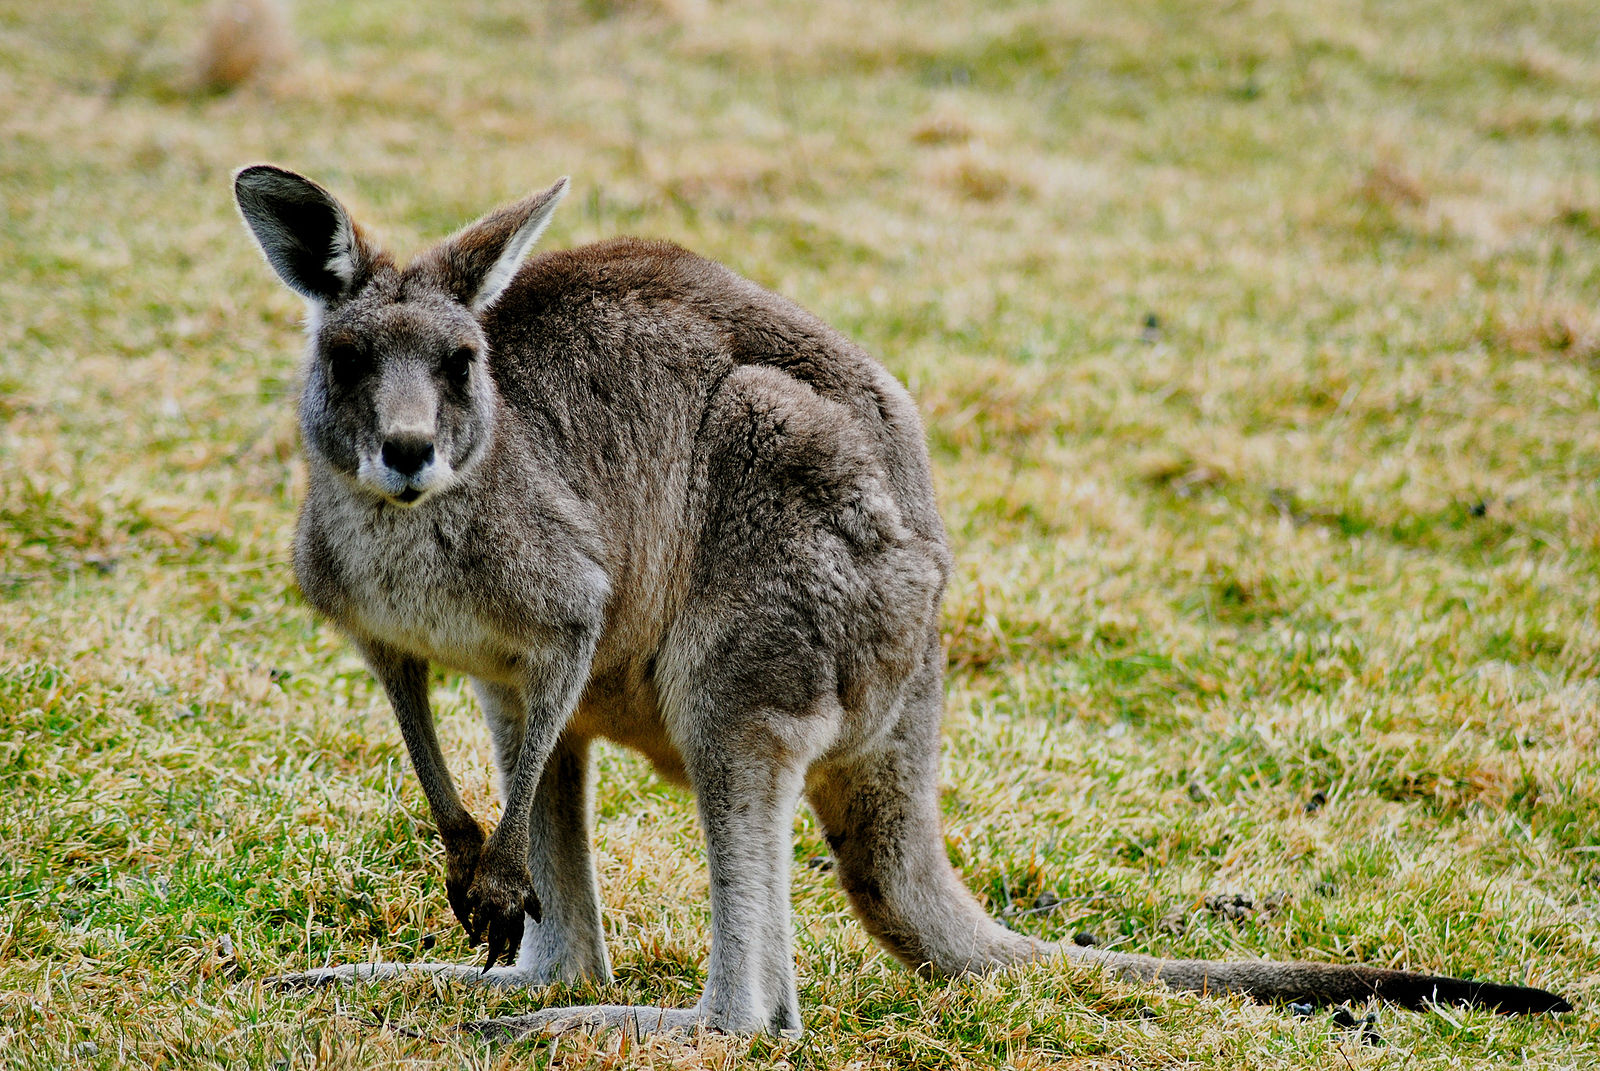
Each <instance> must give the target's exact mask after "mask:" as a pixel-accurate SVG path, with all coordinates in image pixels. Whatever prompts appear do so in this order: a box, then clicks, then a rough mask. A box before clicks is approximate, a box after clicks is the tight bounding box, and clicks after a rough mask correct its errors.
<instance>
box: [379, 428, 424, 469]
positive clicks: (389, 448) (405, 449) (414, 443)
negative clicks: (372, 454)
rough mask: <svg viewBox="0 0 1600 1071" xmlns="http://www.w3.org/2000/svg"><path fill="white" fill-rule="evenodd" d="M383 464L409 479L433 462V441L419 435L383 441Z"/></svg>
mask: <svg viewBox="0 0 1600 1071" xmlns="http://www.w3.org/2000/svg"><path fill="white" fill-rule="evenodd" d="M381 456H382V457H383V463H384V464H385V465H387V466H389V467H390V468H391V469H393V470H394V471H395V472H398V473H399V474H400V475H402V476H405V477H407V478H410V477H412V476H415V475H416V474H417V473H419V472H421V471H422V467H423V466H424V465H426V464H427V463H428V462H430V461H432V460H433V439H431V438H428V437H425V436H421V435H396V436H394V437H392V438H389V439H386V440H384V443H383V451H382V454H381Z"/></svg>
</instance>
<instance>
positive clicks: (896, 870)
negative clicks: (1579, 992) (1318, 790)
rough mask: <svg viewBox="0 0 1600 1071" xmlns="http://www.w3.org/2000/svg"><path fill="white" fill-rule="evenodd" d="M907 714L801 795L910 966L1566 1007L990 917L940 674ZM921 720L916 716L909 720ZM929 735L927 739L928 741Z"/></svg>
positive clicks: (1478, 986) (1324, 997)
mask: <svg viewBox="0 0 1600 1071" xmlns="http://www.w3.org/2000/svg"><path fill="white" fill-rule="evenodd" d="M929 676H930V680H929V681H927V682H923V683H925V684H926V688H925V691H926V693H927V694H926V695H922V696H920V697H917V698H920V699H921V701H920V702H917V701H914V702H911V703H909V704H907V708H906V710H905V714H904V718H905V719H906V720H905V721H903V722H902V724H901V725H900V726H899V727H898V730H897V731H896V732H894V733H892V734H890V738H889V739H888V740H887V741H884V742H882V743H880V744H879V745H878V746H877V747H876V748H874V749H873V750H872V751H871V753H869V754H866V755H860V754H858V755H855V756H851V757H849V758H846V759H842V760H838V761H836V762H835V763H832V764H830V765H828V766H827V767H825V768H823V769H814V770H813V772H812V775H811V776H810V777H809V778H808V783H807V793H808V796H809V798H810V800H811V805H812V808H813V809H814V810H815V811H816V813H817V816H818V818H819V819H820V820H821V822H822V826H823V830H824V832H825V833H826V834H827V838H828V845H829V847H830V848H831V849H832V850H833V855H834V859H835V862H836V864H837V870H838V875H839V881H840V884H841V885H843V887H844V891H845V893H846V894H847V895H848V896H849V897H850V901H851V904H852V906H854V908H855V910H856V913H857V914H858V915H859V916H860V917H861V921H862V922H863V923H864V924H865V925H866V927H867V929H868V931H870V932H871V933H872V935H873V936H874V937H876V938H877V939H878V941H880V942H881V943H882V944H883V945H884V946H885V947H886V948H887V949H888V950H889V952H891V953H892V954H893V955H894V956H895V957H896V958H897V959H899V960H900V961H901V962H902V963H905V964H906V965H907V966H909V967H911V968H912V969H914V970H919V971H922V972H924V973H928V974H934V975H943V976H953V975H962V974H977V973H983V972H985V971H989V970H993V969H995V968H998V967H1004V966H1007V965H1009V964H1013V963H1023V962H1028V961H1031V960H1037V959H1042V958H1045V957H1048V956H1053V955H1062V956H1065V957H1067V958H1069V959H1072V960H1075V961H1078V962H1084V963H1097V964H1100V965H1102V966H1104V967H1105V968H1106V969H1108V970H1110V971H1111V972H1112V973H1114V974H1116V975H1118V976H1121V977H1124V978H1134V979H1140V980H1143V981H1160V982H1164V983H1165V984H1167V985H1169V986H1172V987H1174V988H1177V989H1189V990H1197V991H1199V992H1224V993H1243V994H1248V995H1249V996H1251V997H1254V998H1256V999H1257V1000H1262V1001H1288V1002H1299V1003H1311V1004H1337V1003H1342V1002H1344V1001H1353V1000H1364V999H1367V998H1370V997H1378V998H1381V999H1383V1000H1387V1001H1391V1002H1393V1003H1395V1004H1399V1005H1401V1006H1403V1007H1407V1008H1423V1007H1426V1006H1427V1005H1428V1004H1429V1003H1430V1002H1437V1003H1442V1004H1470V1005H1476V1006H1481V1007H1487V1008H1496V1009H1498V1010H1499V1011H1501V1012H1505V1013H1508V1014H1531V1013H1537V1012H1565V1011H1571V1010H1572V1005H1571V1004H1569V1003H1568V1002H1567V1001H1566V1000H1564V999H1562V998H1561V997H1559V996H1557V995H1555V994H1554V993H1547V992H1545V991H1544V990H1542V989H1532V988H1528V987H1525V986H1515V985H1500V984H1497V983H1493V982H1476V981H1467V980H1465V979H1460V978H1445V977H1439V976H1435V975H1428V974H1412V973H1409V972H1407V971H1396V970H1385V969H1380V968H1376V967H1367V966H1363V965H1358V964H1349V965H1339V964H1326V963H1275V962H1271V961H1267V960H1238V961H1227V960H1225V961H1213V960H1184V959H1176V960H1169V959H1158V958H1155V957H1152V956H1140V955H1129V954H1125V953H1120V952H1109V951H1104V950H1101V949H1094V948H1079V947H1077V946H1076V945H1053V944H1050V943H1048V942H1045V941H1040V940H1038V939H1036V938H1032V937H1028V936H1025V935H1023V934H1019V933H1015V932H1013V931H1011V930H1008V929H1006V928H1005V927H1004V926H1001V925H1000V924H999V923H997V922H995V921H994V920H993V919H991V918H990V917H989V916H988V915H987V914H986V913H985V912H984V911H983V909H982V908H981V907H979V906H978V903H977V901H975V900H974V899H973V898H972V894H971V893H969V892H968V891H967V889H966V887H965V886H964V885H963V884H962V883H961V879H960V878H959V876H957V874H956V872H955V870H954V868H953V867H951V865H950V860H949V857H948V856H947V855H946V853H945V847H944V835H943V831H942V829H941V826H940V821H939V806H938V795H937V792H938V787H937V786H938V755H937V743H936V742H937V740H938V719H939V715H940V706H941V703H942V697H941V695H940V692H939V686H938V678H937V675H936V674H930V675H929ZM919 719H921V720H923V721H925V722H926V724H922V725H918V724H915V721H917V720H919ZM930 742H933V743H931V744H930Z"/></svg>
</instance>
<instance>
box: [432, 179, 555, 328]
mask: <svg viewBox="0 0 1600 1071" xmlns="http://www.w3.org/2000/svg"><path fill="white" fill-rule="evenodd" d="M566 192H567V180H566V179H564V178H563V179H562V180H561V181H559V182H557V183H556V184H555V185H554V186H551V187H550V188H549V189H548V190H545V191H544V192H543V193H536V194H533V195H532V196H531V197H525V198H523V199H522V200H520V201H518V202H517V203H516V204H514V205H509V206H507V207H505V208H502V209H500V210H499V211H497V212H492V213H490V214H489V215H487V216H484V217H483V218H482V219H480V220H478V222H476V223H473V224H469V225H468V226H467V227H464V228H463V229H462V230H460V231H458V232H457V233H456V234H454V235H452V236H450V237H449V238H446V239H445V240H444V241H443V242H441V243H440V244H439V245H438V246H436V247H435V248H434V249H433V251H432V252H431V253H430V254H428V259H430V260H433V261H434V262H435V265H436V266H437V269H438V271H439V273H440V275H441V276H442V279H441V281H442V282H443V283H444V285H445V289H447V290H448V291H449V292H450V293H451V294H453V295H454V296H455V298H456V300H457V301H460V302H461V303H462V304H463V305H465V306H466V307H467V308H469V309H471V310H472V311H473V312H482V311H483V310H485V309H487V308H488V307H489V306H490V305H493V304H494V302H495V299H496V298H498V297H499V296H500V294H501V292H502V291H504V290H505V288H506V287H507V286H508V285H509V284H510V283H511V280H512V279H513V278H514V277H515V276H516V274H517V268H519V267H520V266H521V265H522V258H523V257H526V256H527V255H528V250H530V249H532V248H533V243H534V242H536V241H538V240H539V235H541V234H543V233H544V229H545V227H546V226H548V225H549V223H550V217H551V215H552V214H553V213H554V212H555V210H556V205H557V204H559V203H560V202H561V198H562V197H563V196H564V195H565V194H566Z"/></svg>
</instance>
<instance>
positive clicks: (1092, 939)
mask: <svg viewBox="0 0 1600 1071" xmlns="http://www.w3.org/2000/svg"><path fill="white" fill-rule="evenodd" d="M1072 943H1073V944H1075V945H1077V946H1078V947H1079V948H1093V947H1094V946H1095V945H1097V944H1099V943H1100V938H1098V937H1096V936H1095V935H1094V934H1092V933H1090V932H1089V931H1088V930H1079V931H1078V932H1077V933H1075V934H1073V935H1072Z"/></svg>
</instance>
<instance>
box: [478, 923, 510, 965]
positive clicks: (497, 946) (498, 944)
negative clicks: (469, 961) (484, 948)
mask: <svg viewBox="0 0 1600 1071" xmlns="http://www.w3.org/2000/svg"><path fill="white" fill-rule="evenodd" d="M505 948H506V944H505V940H504V939H503V938H502V937H501V935H500V934H499V932H497V931H496V929H495V928H494V927H490V930H489V959H488V961H487V962H485V963H484V965H483V973H484V974H488V973H489V968H490V967H493V966H494V961H495V960H497V959H499V958H500V954H501V953H502V952H504V951H505Z"/></svg>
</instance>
